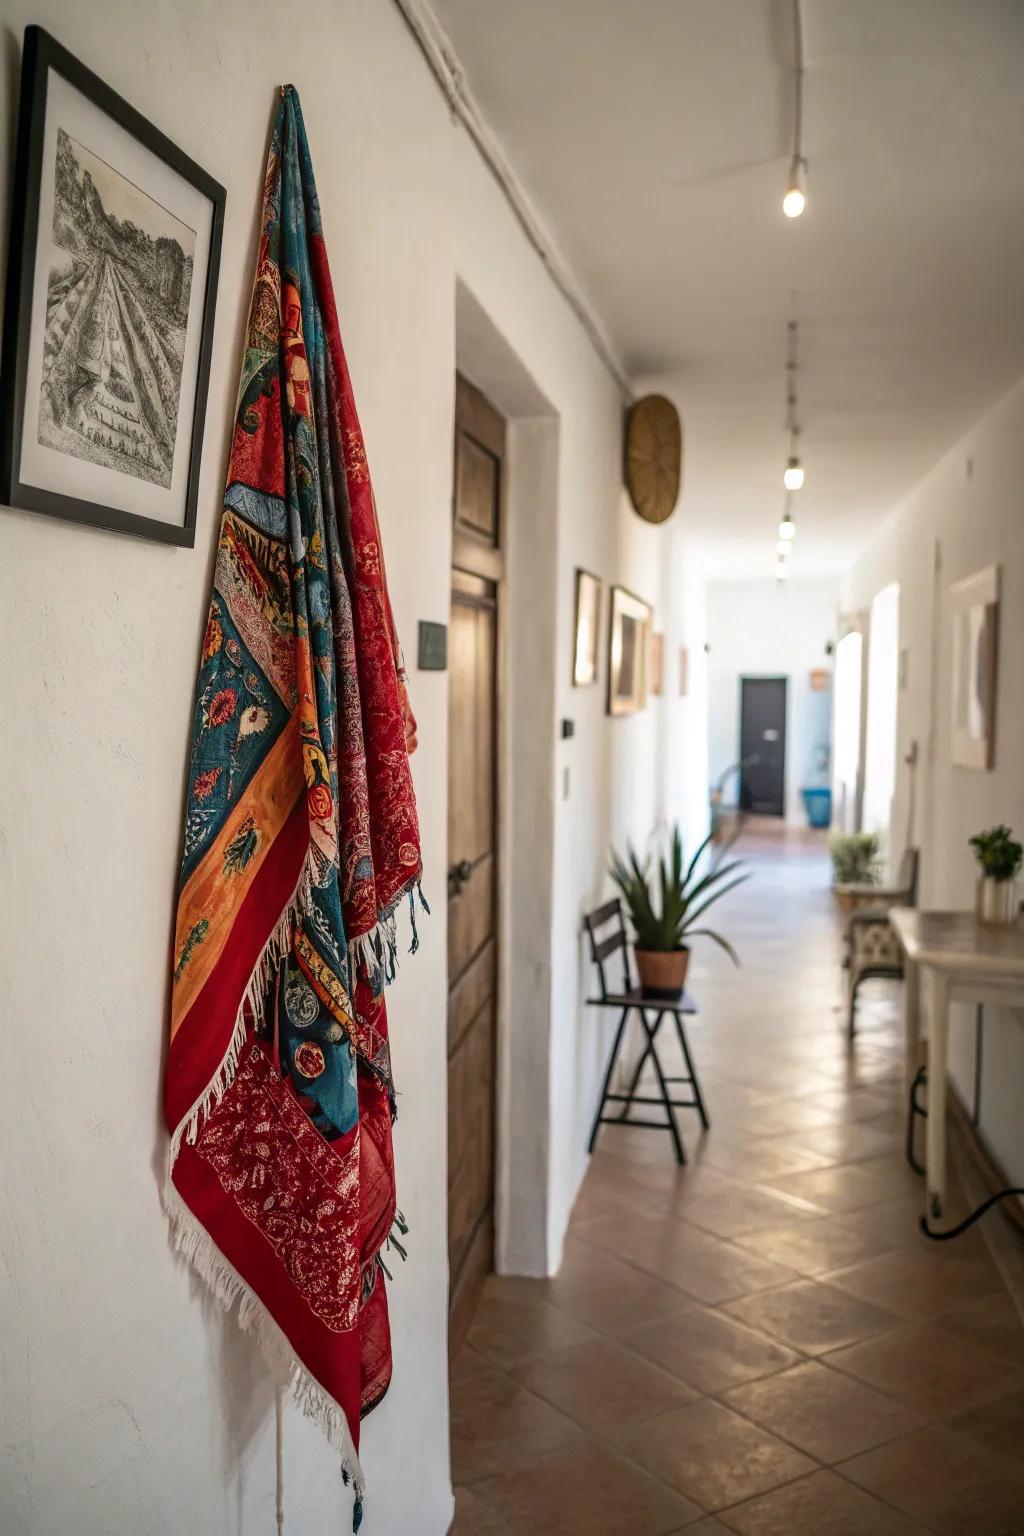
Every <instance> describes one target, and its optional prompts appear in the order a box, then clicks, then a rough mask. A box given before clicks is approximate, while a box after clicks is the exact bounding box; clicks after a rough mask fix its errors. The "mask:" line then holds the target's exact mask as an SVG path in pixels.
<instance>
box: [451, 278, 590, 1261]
mask: <svg viewBox="0 0 1024 1536" xmlns="http://www.w3.org/2000/svg"><path fill="white" fill-rule="evenodd" d="M456 371H457V372H459V373H461V374H463V376H464V377H465V378H467V379H468V380H469V381H470V382H471V383H472V384H474V385H475V386H476V387H477V388H478V389H479V390H480V391H481V392H482V393H483V394H484V395H485V396H486V398H487V399H488V400H489V401H490V402H491V404H492V405H493V406H494V407H495V409H496V410H498V411H500V412H501V414H502V415H503V416H504V417H505V422H506V439H505V460H504V470H505V473H504V475H503V477H502V489H501V501H500V515H501V517H502V519H503V527H504V544H503V551H504V555H505V562H506V564H505V581H504V582H503V584H502V590H501V594H500V601H499V607H498V636H497V680H496V701H497V710H498V718H497V730H496V738H497V751H498V775H497V797H498V813H499V815H498V827H497V831H496V842H495V846H496V851H497V857H498V861H499V888H498V913H499V920H498V932H497V942H498V997H497V1009H498V1021H497V1064H496V1070H495V1087H496V1099H497V1102H496V1114H495V1133H496V1148H495V1152H496V1164H495V1208H494V1227H495V1233H494V1238H495V1268H496V1270H497V1272H498V1273H499V1274H518V1275H538V1276H546V1275H548V1274H550V1273H552V1272H553V1269H554V1268H555V1267H556V1264H557V1258H558V1255H557V1254H553V1253H552V1245H553V1241H554V1239H553V1237H552V1234H551V1233H550V1232H549V1230H548V1210H549V1204H550V1197H549V1190H550V1181H551V1140H552V1121H551V1108H550V1094H549V1083H550V1065H551V1037H552V1021H553V996H552V963H551V942H552V933H553V931H554V916H555V905H554V857H555V800H554V795H553V792H552V786H553V784H554V782H555V774H556V739H557V738H556V729H555V726H556V716H557V702H556V701H557V688H556V681H557V666H558V660H559V658H560V656H561V654H562V653H561V650H560V649H559V645H558V629H557V615H558V606H557V599H558V562H557V553H558V551H557V544H556V537H557V526H558V470H559V431H560V423H559V418H558V415H557V413H556V412H555V410H554V408H553V407H552V405H551V403H550V401H549V400H548V399H547V397H546V396H545V395H544V393H543V391H542V390H541V389H540V387H539V386H538V385H537V383H536V382H535V380H534V378H533V376H532V374H531V373H530V372H529V370H528V369H527V367H526V365H525V364H524V363H523V361H522V359H521V358H520V357H519V355H518V354H517V353H516V351H515V350H514V348H513V347H512V346H511V345H510V344H509V342H508V341H507V340H506V338H505V336H504V335H503V333H502V332H501V331H500V330H499V328H498V327H497V325H496V324H495V323H494V321H493V320H492V319H491V317H490V315H489V313H488V312H487V311H486V310H485V309H484V307H483V305H482V304H481V303H480V301H479V300H478V299H477V297H476V296H475V294H474V293H473V292H472V291H471V290H470V289H469V288H468V286H467V285H466V284H465V282H464V281H463V280H462V279H461V278H459V279H457V280H456V288H455V369H454V370H453V372H452V374H451V375H450V385H449V387H450V388H451V389H452V420H453V426H454V408H455V400H454V382H455V381H454V373H455V372H456ZM452 467H453V469H454V456H453V458H452ZM450 563H454V559H453V561H452V562H450ZM539 721H540V722H544V723H546V724H549V725H550V729H549V730H546V731H545V730H538V722H539ZM513 742H517V743H519V749H518V752H517V754H516V758H515V771H514V772H513V771H512V755H513ZM527 742H528V743H529V745H528V748H526V747H524V744H525V743H527ZM513 955H514V956H515V964H514V965H513V964H512V959H511V957H512V956H513Z"/></svg>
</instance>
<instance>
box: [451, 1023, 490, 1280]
mask: <svg viewBox="0 0 1024 1536" xmlns="http://www.w3.org/2000/svg"><path fill="white" fill-rule="evenodd" d="M448 1072H449V1084H450V1087H449V1093H450V1095H451V1096H453V1097H454V1099H455V1101H456V1102H457V1104H458V1106H459V1112H458V1114H456V1115H449V1117H448V1260H449V1265H450V1267H451V1272H452V1274H453V1276H454V1275H456V1274H457V1272H458V1270H459V1268H460V1266H461V1262H462V1260H463V1258H464V1257H465V1254H466V1251H467V1250H468V1248H469V1245H470V1243H471V1241H472V1237H473V1233H474V1231H475V1229H476V1227H477V1224H478V1222H479V1221H480V1220H481V1219H482V1218H483V1217H484V1216H485V1215H486V1214H487V1213H488V1212H489V1211H490V1209H491V1205H492V1198H493V1190H494V1109H493V1085H494V1005H493V999H488V1000H487V1001H486V1002H485V1004H484V1006H483V1007H482V1008H481V1010H480V1012H479V1013H478V1015H477V1017H476V1018H475V1019H474V1020H473V1024H472V1027H471V1028H470V1029H468V1030H467V1031H466V1032H465V1033H464V1035H463V1037H462V1039H461V1041H460V1042H459V1044H458V1046H457V1047H456V1049H455V1051H454V1052H453V1054H452V1056H451V1058H450V1060H449V1063H448Z"/></svg>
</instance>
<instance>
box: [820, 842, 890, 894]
mask: <svg viewBox="0 0 1024 1536" xmlns="http://www.w3.org/2000/svg"><path fill="white" fill-rule="evenodd" d="M829 853H830V854H831V855H832V889H833V891H834V893H835V898H836V904H837V906H838V907H839V910H840V911H841V912H846V911H852V910H853V909H854V907H855V906H856V905H857V900H858V898H859V897H862V896H863V895H864V894H865V887H866V886H872V885H877V884H878V882H879V878H880V871H879V864H878V838H877V837H876V836H875V834H874V833H873V832H851V833H848V834H837V835H836V836H835V837H833V839H832V841H831V843H830V844H829Z"/></svg>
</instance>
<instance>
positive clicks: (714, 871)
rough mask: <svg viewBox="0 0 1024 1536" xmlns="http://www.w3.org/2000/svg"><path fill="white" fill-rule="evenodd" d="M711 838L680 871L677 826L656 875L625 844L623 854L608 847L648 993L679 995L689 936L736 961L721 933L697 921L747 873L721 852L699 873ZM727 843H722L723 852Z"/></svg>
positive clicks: (736, 956)
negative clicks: (714, 946) (709, 942)
mask: <svg viewBox="0 0 1024 1536" xmlns="http://www.w3.org/2000/svg"><path fill="white" fill-rule="evenodd" d="M734 841H735V839H734ZM710 843H711V837H710V836H708V837H706V838H705V839H704V841H703V842H702V843H701V845H700V847H699V848H698V849H697V852H696V853H695V854H694V856H693V858H692V859H691V860H690V862H689V864H688V865H687V867H686V870H685V872H684V870H683V840H682V838H681V836H680V834H679V828H678V827H676V828H675V829H674V831H673V833H672V838H671V843H670V845H669V849H668V856H667V857H666V856H665V854H661V855H660V856H659V858H658V868H657V876H656V877H655V876H653V875H652V873H651V867H650V860H649V859H645V860H644V862H643V863H641V862H640V860H639V858H638V857H637V854H636V852H635V850H634V849H633V848H632V847H630V846H629V845H628V844H627V847H626V857H625V858H624V859H623V858H620V856H619V855H618V854H617V853H616V852H615V851H614V850H613V851H612V864H611V876H612V879H613V880H614V881H615V884H616V885H617V886H618V888H619V890H620V891H621V892H622V895H623V899H624V900H625V903H626V906H627V907H628V909H629V916H630V921H631V922H632V924H633V935H634V953H635V955H636V968H637V972H638V974H639V977H640V985H641V986H642V987H643V989H644V991H645V992H646V993H647V994H648V996H650V997H677V996H678V995H679V993H680V992H681V991H682V989H683V987H684V986H685V985H686V972H687V968H688V966H689V963H690V947H689V943H688V940H690V939H695V938H708V939H711V940H712V941H713V942H714V943H715V944H717V945H718V946H719V947H720V948H721V949H724V950H725V952H726V954H727V955H728V956H729V958H730V960H732V962H733V964H734V965H739V963H740V962H739V957H738V955H737V954H736V951H735V950H734V949H733V947H732V945H731V944H730V943H728V941H727V940H726V939H724V938H723V937H722V935H721V934H720V933H716V932H715V930H714V929H712V928H698V927H697V926H696V924H697V923H698V921H699V920H700V918H701V917H702V916H703V915H704V913H705V912H706V911H707V910H708V908H709V907H710V906H711V905H712V904H713V903H714V902H716V901H718V899H719V897H721V896H724V895H725V894H726V892H727V891H731V890H734V889H735V888H736V886H737V885H742V883H743V881H744V880H747V879H749V878H750V877H749V875H746V874H741V875H737V874H736V871H737V870H738V869H741V868H742V864H741V861H740V860H739V859H733V860H731V861H729V862H726V863H724V862H722V858H721V857H720V858H718V859H712V861H711V866H710V868H709V869H707V870H705V871H703V872H699V870H700V863H701V859H702V857H703V855H704V853H705V851H706V850H707V848H708V846H709V844H710ZM731 846H732V844H731V843H728V844H726V845H725V848H724V849H723V855H724V853H725V852H727V851H728V849H729V848H730V847H731ZM730 876H733V877H734V878H730Z"/></svg>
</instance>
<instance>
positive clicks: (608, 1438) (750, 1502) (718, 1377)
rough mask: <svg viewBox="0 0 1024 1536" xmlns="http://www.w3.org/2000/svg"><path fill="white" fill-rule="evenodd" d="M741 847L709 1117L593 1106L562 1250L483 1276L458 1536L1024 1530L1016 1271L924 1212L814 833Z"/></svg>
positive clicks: (720, 979) (896, 1020)
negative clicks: (632, 1123) (533, 1274)
mask: <svg viewBox="0 0 1024 1536" xmlns="http://www.w3.org/2000/svg"><path fill="white" fill-rule="evenodd" d="M742 851H743V852H744V854H745V855H746V856H747V857H749V858H750V860H751V864H752V867H753V869H754V879H753V880H751V881H750V882H749V884H748V885H746V886H744V887H743V888H741V889H740V890H739V891H737V892H736V893H734V895H732V896H731V897H729V898H727V901H728V905H727V906H725V905H723V908H722V909H721V914H720V915H721V922H722V925H723V927H725V928H726V929H727V931H728V932H729V934H730V937H732V938H733V940H734V941H735V943H736V945H737V948H738V949H739V950H740V953H741V955H742V957H743V961H744V965H743V969H742V970H741V971H739V972H734V971H733V970H732V969H731V967H730V966H729V964H728V962H727V961H726V960H725V959H724V957H720V956H719V954H718V952H717V951H715V952H714V953H710V952H706V951H701V952H699V953H698V955H697V956H696V957H695V962H694V966H693V972H692V977H691V985H692V989H693V991H694V993H695V995H696V997H697V999H698V1002H699V1005H700V1009H701V1013H700V1017H699V1019H697V1020H695V1021H694V1023H693V1025H692V1027H691V1031H690V1034H691V1043H692V1046H693V1048H694V1051H695V1054H696V1058H697V1062H698V1069H699V1071H700V1074H701V1080H702V1083H703V1086H704V1090H705V1094H706V1097H707V1100H708V1106H709V1110H710V1113H711V1118H712V1122H713V1123H712V1129H711V1130H710V1132H709V1133H708V1134H707V1135H705V1136H703V1137H701V1136H700V1135H699V1134H698V1127H697V1124H696V1121H695V1119H694V1117H693V1116H692V1115H690V1114H688V1113H687V1112H685V1111H684V1112H683V1116H682V1124H683V1131H684V1136H685V1139H686V1145H687V1151H688V1155H689V1158H690V1161H689V1163H688V1165H687V1166H686V1167H685V1168H682V1169H677V1168H676V1167H675V1164H674V1162H673V1160H672V1155H671V1145H670V1142H669V1140H668V1137H667V1136H664V1135H661V1134H659V1133H657V1132H651V1131H643V1130H634V1131H630V1130H624V1129H619V1128H617V1127H609V1128H606V1129H605V1130H604V1131H602V1134H601V1139H600V1141H599V1143H598V1150H597V1153H596V1154H595V1156H594V1157H593V1159H592V1160H591V1166H590V1171H589V1172H588V1174H587V1177H586V1180H585V1182H584V1185H583V1188H582V1190H581V1191H580V1196H579V1199H578V1201H577V1205H576V1210H575V1212H574V1214H573V1221H572V1228H571V1231H570V1234H569V1237H568V1240H567V1243H566V1249H565V1259H564V1262H563V1265H562V1268H561V1270H560V1272H559V1274H558V1275H557V1276H556V1277H555V1278H554V1279H553V1280H548V1281H528V1280H511V1279H499V1278H497V1277H494V1278H492V1279H491V1280H490V1281H489V1282H488V1285H487V1289H486V1292H485V1295H484V1298H483V1300H482V1302H481V1305H480V1307H479V1310H478V1313H477V1315H476V1318H475V1321H474V1324H473V1326H472V1328H471V1330H470V1335H469V1340H468V1343H467V1345H466V1347H465V1348H464V1350H463V1351H462V1353H461V1355H460V1357H459V1359H458V1360H457V1361H456V1362H455V1365H454V1367H453V1372H452V1384H451V1396H452V1459H453V1471H454V1478H455V1482H456V1520H455V1527H454V1531H455V1533H456V1536H527V1533H530V1536H534V1533H550V1536H626V1533H628V1536H677V1533H680V1532H684V1531H685V1532H686V1533H687V1536H715V1533H716V1532H725V1533H728V1532H732V1533H734V1536H736V1533H738V1536H911V1533H913V1532H918V1533H920V1532H932V1533H939V1536H1024V1324H1022V1316H1024V1295H1022V1294H1021V1293H1020V1292H1019V1291H1017V1292H1014V1293H1011V1292H1010V1291H1009V1290H1008V1289H1007V1286H1006V1285H1005V1284H1004V1282H1003V1279H1002V1275H1001V1271H1000V1269H999V1268H998V1267H997V1265H996V1263H995V1262H994V1260H993V1257H992V1254H991V1252H990V1248H989V1244H988V1242H987V1241H986V1238H985V1235H984V1234H983V1233H982V1232H981V1231H980V1230H979V1229H978V1228H976V1229H975V1230H974V1231H973V1232H972V1233H970V1234H969V1235H968V1236H967V1237H965V1238H964V1239H963V1240H961V1241H958V1242H956V1243H952V1244H949V1245H943V1246H937V1245H934V1244H930V1243H928V1242H927V1241H926V1240H925V1239H924V1238H922V1237H921V1236H920V1235H919V1233H918V1231H917V1226H916V1217H917V1214H918V1211H919V1207H920V1198H921V1196H920V1185H919V1183H918V1181H917V1179H916V1178H915V1177H914V1175H913V1174H912V1173H911V1172H910V1170H909V1169H908V1168H907V1166H906V1164H905V1162H904V1161H903V1156H902V1149H901V1148H902V1136H903V1093H902V1080H901V1072H902V1055H901V1052H902V1045H901V1026H900V1015H899V989H898V987H897V986H894V985H891V984H888V983H874V984H873V987H872V986H870V985H869V987H868V988H867V989H865V993H864V997H865V1001H864V1004H863V1005H862V1008H861V1010H860V1015H859V1033H858V1036H857V1039H856V1041H855V1043H854V1045H853V1047H852V1049H851V1048H849V1047H848V1045H847V1041H846V1037H845V1033H844V1029H843V1016H842V1013H841V1012H840V1011H839V1010H838V1008H837V1004H838V1001H839V970H838V958H837V931H836V923H835V918H834V915H833V912H832V908H831V904H830V897H829V895H828V891H827V885H828V867H827V860H826V858H825V856H824V851H823V845H822V844H821V843H820V842H815V841H812V840H811V839H810V838H809V837H802V838H801V837H792V836H790V837H779V836H778V835H774V836H770V835H768V834H767V833H765V832H759V833H756V834H754V835H751V836H749V837H748V838H747V840H746V842H745V844H744V847H743V850H742ZM952 1193H953V1214H955V1213H956V1212H957V1210H961V1211H962V1210H966V1202H965V1199H964V1197H963V1195H962V1194H961V1193H960V1191H959V1189H958V1188H954V1190H953V1192H952ZM999 1219H1000V1218H999V1217H998V1216H997V1215H993V1216H990V1217H988V1218H986V1221H987V1222H989V1223H992V1222H998V1221H999ZM1006 1231H1007V1229H1005V1228H1001V1229H1000V1232H1001V1236H1002V1241H1003V1243H1004V1244H1005V1242H1006ZM1018 1273H1020V1271H1018ZM1014 1283H1015V1284H1017V1285H1018V1286H1019V1283H1020V1282H1019V1280H1015V1282H1014Z"/></svg>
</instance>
